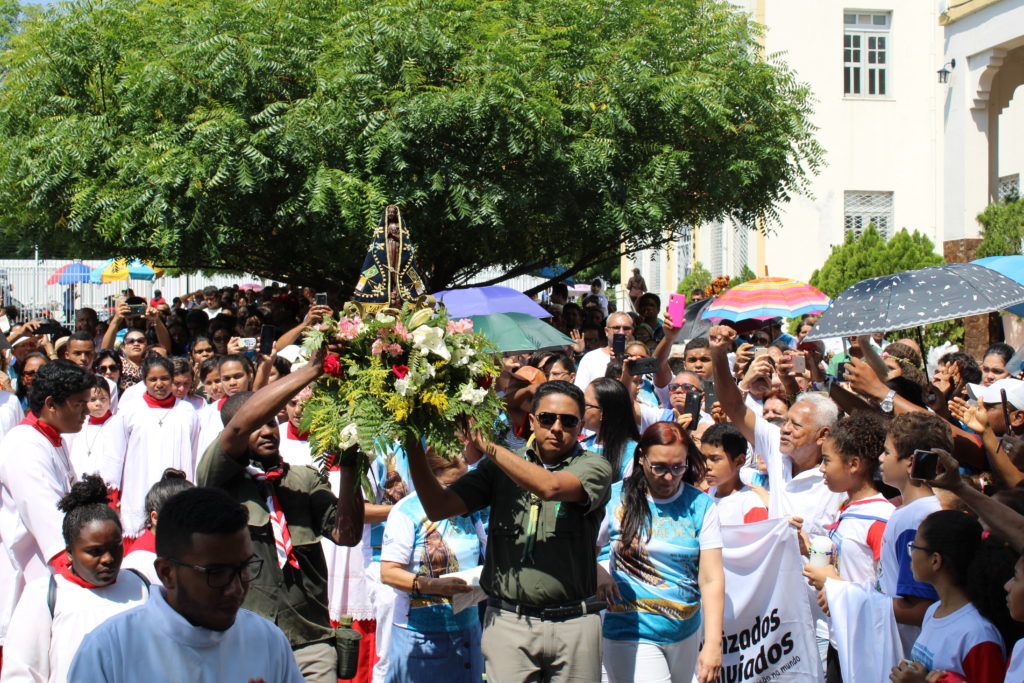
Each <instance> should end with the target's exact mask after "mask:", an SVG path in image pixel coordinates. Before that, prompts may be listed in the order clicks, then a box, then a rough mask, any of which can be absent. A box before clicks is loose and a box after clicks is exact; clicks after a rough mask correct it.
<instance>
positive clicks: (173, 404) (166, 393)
mask: <svg viewBox="0 0 1024 683" xmlns="http://www.w3.org/2000/svg"><path fill="white" fill-rule="evenodd" d="M173 375H174V371H173V368H172V366H171V362H170V361H169V360H167V359H166V358H164V357H163V356H159V355H156V354H153V355H150V356H148V357H147V358H146V359H145V360H144V361H143V363H142V381H143V382H144V383H145V384H146V393H145V394H143V396H142V399H143V400H142V401H141V402H135V403H133V404H132V405H130V406H124V405H123V404H122V406H121V410H120V411H119V412H118V413H117V415H115V416H114V418H113V421H112V425H111V427H110V434H109V435H108V436H107V438H106V439H105V440H106V444H105V446H104V453H103V457H102V461H101V464H100V474H101V475H102V476H103V479H104V480H105V481H106V482H107V486H109V487H110V488H111V489H112V490H114V491H116V492H117V495H118V496H119V499H120V502H121V522H122V524H124V533H125V536H126V537H128V538H137V537H138V536H139V534H141V533H142V531H143V529H144V528H145V524H146V493H148V492H149V487H150V486H152V485H153V484H155V483H156V482H158V481H160V478H161V477H162V476H163V473H164V470H166V469H167V468H168V467H173V468H174V469H178V470H181V471H182V472H184V473H185V474H186V476H187V477H188V479H189V481H194V480H195V474H196V462H197V447H198V441H199V419H198V417H197V416H196V411H195V409H194V408H193V407H192V405H191V404H190V403H188V402H187V401H181V400H178V399H176V398H175V397H174V395H173V394H172V393H171V386H172V381H173V380H172V378H173Z"/></svg>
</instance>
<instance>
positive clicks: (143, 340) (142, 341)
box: [124, 337, 146, 344]
mask: <svg viewBox="0 0 1024 683" xmlns="http://www.w3.org/2000/svg"><path fill="white" fill-rule="evenodd" d="M124 343H125V344H145V343H146V338H145V337H132V338H131V339H125V340H124Z"/></svg>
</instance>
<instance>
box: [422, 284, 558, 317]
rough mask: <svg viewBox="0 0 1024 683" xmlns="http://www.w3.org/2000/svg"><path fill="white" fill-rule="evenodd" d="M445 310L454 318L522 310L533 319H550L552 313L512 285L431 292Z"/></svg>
mask: <svg viewBox="0 0 1024 683" xmlns="http://www.w3.org/2000/svg"><path fill="white" fill-rule="evenodd" d="M434 298H436V299H437V300H438V301H440V302H441V303H443V304H444V306H445V308H447V309H448V315H450V316H452V317H453V318H466V317H469V316H473V315H489V314H491V313H525V314H526V315H530V316H533V317H534V318H550V317H551V313H549V312H548V311H545V310H544V309H543V308H541V307H540V306H539V305H537V304H536V303H535V302H534V301H533V300H532V299H531V298H530V297H528V296H526V295H525V294H523V293H522V292H518V291H516V290H514V289H512V288H511V287H501V286H498V285H495V286H492V287H469V288H467V289H446V290H444V291H441V292H438V293H437V294H435V295H434Z"/></svg>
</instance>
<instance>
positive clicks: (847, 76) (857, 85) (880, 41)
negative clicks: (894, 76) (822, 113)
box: [843, 10, 892, 97]
mask: <svg viewBox="0 0 1024 683" xmlns="http://www.w3.org/2000/svg"><path fill="white" fill-rule="evenodd" d="M891 23H892V13H891V12H857V11H853V10H848V11H846V12H844V13H843V95H845V96H847V97H887V96H888V95H889V93H890V91H891V90H892V83H891V82H890V80H891V79H890V78H889V55H890V53H891V49H892V46H891V45H890V42H891V40H890V37H889V27H890V24H891Z"/></svg>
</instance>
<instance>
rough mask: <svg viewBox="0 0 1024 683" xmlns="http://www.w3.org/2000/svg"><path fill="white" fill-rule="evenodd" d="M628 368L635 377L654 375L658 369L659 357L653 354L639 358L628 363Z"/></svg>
mask: <svg viewBox="0 0 1024 683" xmlns="http://www.w3.org/2000/svg"><path fill="white" fill-rule="evenodd" d="M626 370H627V371H628V372H629V374H630V375H631V376H633V377H639V376H641V375H653V374H654V373H656V372H657V371H658V359H657V358H655V357H653V356H648V357H646V358H637V359H636V360H631V361H629V362H627V363H626Z"/></svg>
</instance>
